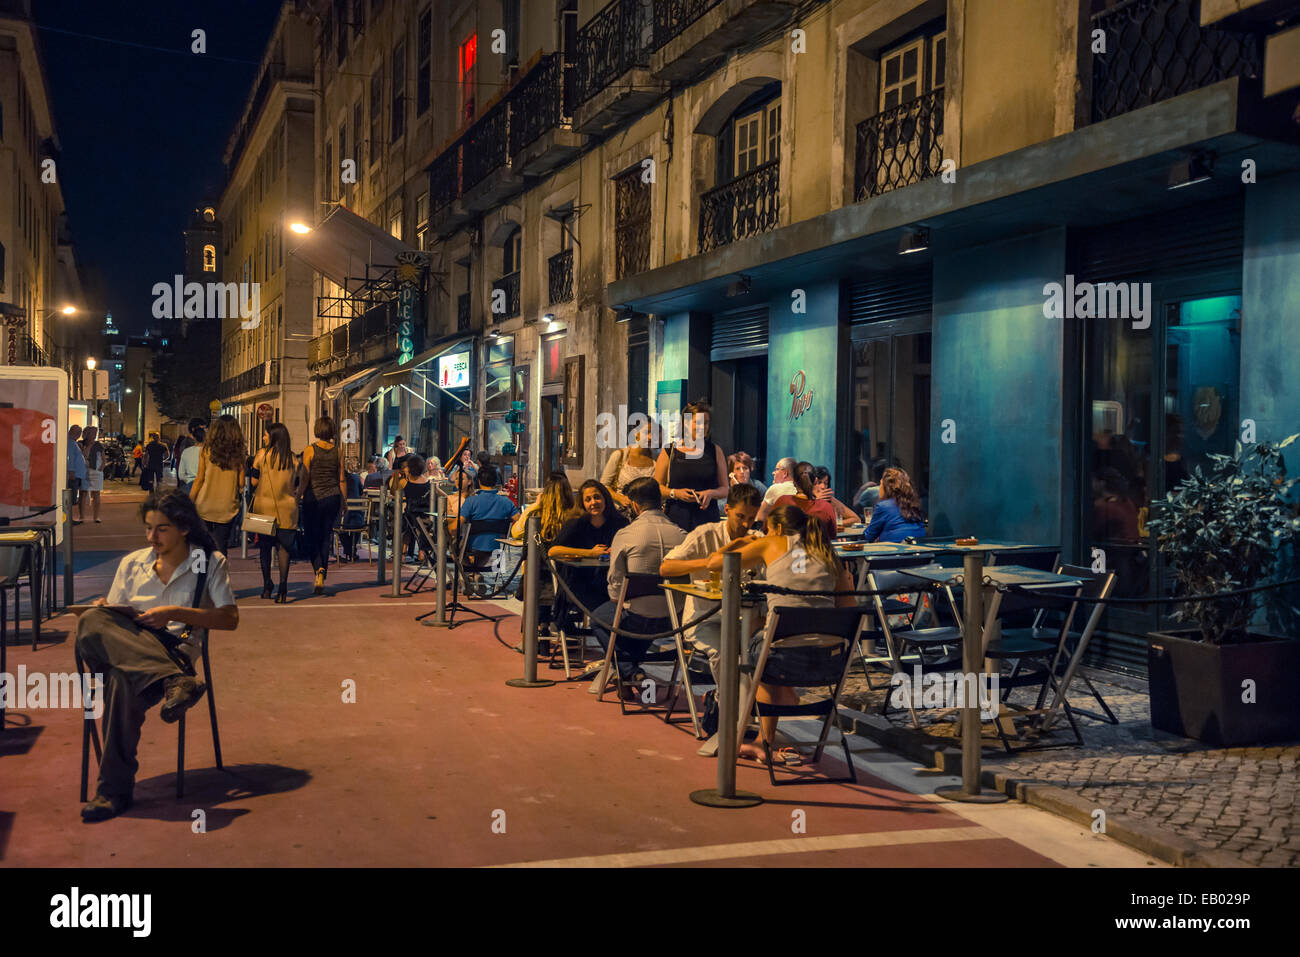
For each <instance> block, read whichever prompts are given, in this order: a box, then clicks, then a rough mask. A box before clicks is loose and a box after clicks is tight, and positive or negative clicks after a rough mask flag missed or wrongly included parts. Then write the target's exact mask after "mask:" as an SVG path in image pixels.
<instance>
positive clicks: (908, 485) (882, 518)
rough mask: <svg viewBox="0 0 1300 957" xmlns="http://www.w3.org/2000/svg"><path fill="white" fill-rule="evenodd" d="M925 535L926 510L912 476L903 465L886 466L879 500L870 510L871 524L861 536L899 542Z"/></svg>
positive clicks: (869, 540)
mask: <svg viewBox="0 0 1300 957" xmlns="http://www.w3.org/2000/svg"><path fill="white" fill-rule="evenodd" d="M924 535H925V513H924V512H922V511H921V499H920V497H918V496H917V494H916V489H914V488H913V487H912V480H911V478H910V477H909V476H908V474H907V473H906V472H904V471H903V470H902V469H899V468H889V469H885V473H884V475H882V476H881V477H880V501H879V502H878V503H877V504H876V507H875V509H874V510H872V512H871V524H869V525H868V526H867V530H866V531H865V532H863V533H862V540H863V541H865V542H901V541H903V539H905V538H921V537H923V536H924Z"/></svg>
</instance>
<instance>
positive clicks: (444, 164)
mask: <svg viewBox="0 0 1300 957" xmlns="http://www.w3.org/2000/svg"><path fill="white" fill-rule="evenodd" d="M462 141H463V140H457V141H456V142H455V143H453V144H452V145H451V146H449V147H448V148H447V149H445V150H443V151H442V153H441V154H439V156H438V158H437V159H435V160H434V161H433V163H432V164H430V166H429V208H430V209H431V210H432V211H433V212H435V213H436V212H438V211H439V210H441V209H443V208H444V207H446V206H450V205H451V204H452V203H453V202H454V201H455V200H458V199H460V195H461V188H460V173H461V144H462Z"/></svg>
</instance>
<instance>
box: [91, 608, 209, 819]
mask: <svg viewBox="0 0 1300 957" xmlns="http://www.w3.org/2000/svg"><path fill="white" fill-rule="evenodd" d="M199 650H200V656H201V657H202V659H203V681H204V683H205V684H206V685H207V690H206V691H205V692H204V694H206V695H207V698H208V718H209V720H210V721H211V722H212V750H213V752H214V753H215V755H216V758H217V770H219V771H223V770H225V765H224V764H223V763H222V761H221V735H220V733H219V732H218V731H217V700H216V698H215V697H213V693H212V662H211V661H210V660H209V658H208V633H207V632H206V631H205V632H203V639H202V642H201V643H200V645H199ZM76 659H77V678H78V680H79V681H80V682H81V687H82V688H84V687H85V672H86V669H85V664H84V663H83V662H82V660H81V653H80V652H76ZM106 690H107V689H105V688H101V689H100V690H99V693H100V695H101V696H103V695H104V694H105V692H106ZM151 707H152V705H151ZM104 720H106V721H107V720H108V715H107V714H105V715H104ZM92 741H93V742H94V745H95V761H96V763H98V762H99V761H102V760H103V758H104V751H103V748H102V746H101V745H100V742H99V729H98V728H97V727H95V719H94V718H93V717H90V716H88V715H85V716H83V718H82V722H81V801H82V803H83V804H84V803H85V802H86V801H87V800H88V799H87V797H86V794H87V782H88V779H89V777H90V744H91V742H92ZM184 796H185V715H184V714H182V715H181V716H180V719H179V720H178V721H177V722H176V797H178V798H181V797H184Z"/></svg>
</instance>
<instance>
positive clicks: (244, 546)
mask: <svg viewBox="0 0 1300 957" xmlns="http://www.w3.org/2000/svg"><path fill="white" fill-rule="evenodd" d="M249 485H250V480H249V479H247V478H246V479H244V494H242V495H240V496H239V557H240V558H247V557H248V533H247V532H245V531H244V516H245V515H246V514H247V513H248V491H247V490H248V487H249ZM226 547H227V548H229V547H230V536H229V534H227V535H226Z"/></svg>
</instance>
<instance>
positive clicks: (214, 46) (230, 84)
mask: <svg viewBox="0 0 1300 957" xmlns="http://www.w3.org/2000/svg"><path fill="white" fill-rule="evenodd" d="M33 7H34V9H33V14H34V16H35V18H36V22H37V25H38V26H39V27H40V28H42V29H40V31H39V33H40V42H41V49H42V53H43V55H44V57H45V68H46V71H47V80H48V83H49V86H50V90H51V93H52V97H53V112H54V124H55V129H56V130H57V131H58V138H59V143H60V145H61V146H62V149H63V153H62V159H61V160H60V162H59V169H58V175H59V181H60V183H61V184H62V187H63V195H64V201H65V203H66V204H67V209H68V217H69V222H70V224H71V226H72V234H73V240H74V242H75V243H76V248H77V257H78V262H79V264H80V266H81V273H82V283H83V285H84V286H85V294H86V298H87V303H86V305H87V306H88V307H89V308H91V309H97V310H98V311H100V312H101V313H102V312H103V310H105V309H107V310H108V311H111V312H112V313H113V321H114V324H115V325H117V326H119V327H120V328H122V329H125V330H127V331H128V332H143V331H144V329H145V328H146V327H147V326H148V324H149V323H150V322H151V320H152V316H151V308H152V304H153V295H152V292H151V290H152V288H153V285H154V283H156V282H163V281H166V282H170V281H171V278H172V276H173V275H175V274H176V273H178V272H181V271H182V268H183V259H184V251H185V246H184V237H183V236H182V232H183V230H184V229H185V227H186V226H187V225H188V223H189V220H190V216H191V215H192V213H193V210H194V209H195V208H196V207H199V206H202V205H204V203H205V202H210V203H212V205H216V201H217V199H218V197H219V195H220V190H221V187H222V185H223V182H224V177H225V173H224V169H225V168H224V166H223V165H222V162H221V156H222V154H223V153H224V151H225V147H226V143H227V142H228V140H229V138H230V135H231V133H232V131H233V129H234V124H235V122H236V121H237V120H238V119H239V116H240V114H241V112H242V110H243V107H244V102H245V100H246V99H247V97H248V96H249V93H250V91H251V87H252V84H253V81H254V79H255V76H256V73H257V66H258V64H259V63H260V61H261V57H262V54H263V52H264V50H265V46H266V42H267V39H268V38H269V37H270V33H271V30H272V28H273V27H274V26H275V22H276V18H277V16H278V14H279V10H280V2H279V0H221V2H220V3H216V4H214V3H193V2H188V0H129V2H128V0H103V2H98V0H97V2H87V0H35V2H34V3H33ZM45 28H49V29H45ZM195 29H203V30H205V31H206V32H207V53H206V55H196V54H193V53H191V52H190V46H191V43H192V40H191V33H192V31H193V30H195ZM64 31H67V32H64ZM72 34H76V35H72ZM93 38H104V39H93ZM106 41H108V42H106ZM155 48H157V49H155Z"/></svg>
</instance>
